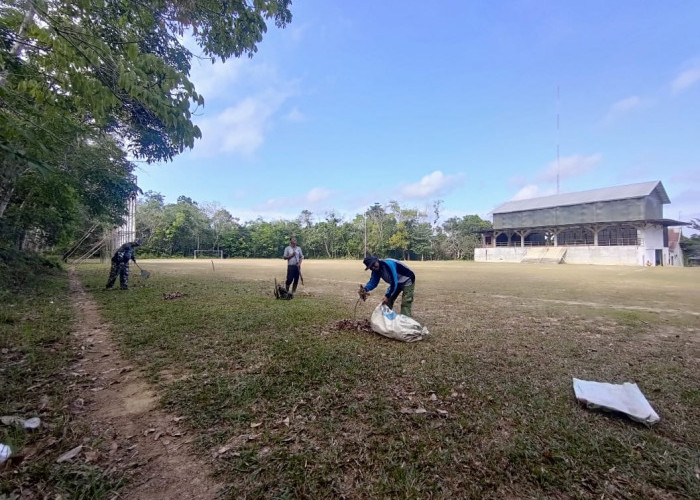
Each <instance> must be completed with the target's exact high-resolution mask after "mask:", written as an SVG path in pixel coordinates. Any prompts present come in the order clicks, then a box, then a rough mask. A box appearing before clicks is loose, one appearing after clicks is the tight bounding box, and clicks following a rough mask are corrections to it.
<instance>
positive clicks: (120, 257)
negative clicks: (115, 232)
mask: <svg viewBox="0 0 700 500" xmlns="http://www.w3.org/2000/svg"><path fill="white" fill-rule="evenodd" d="M139 246H141V240H136V241H130V242H128V243H124V244H123V245H122V246H120V247H119V248H117V251H116V252H114V255H113V256H112V267H111V268H110V270H109V279H108V280H107V287H106V288H107V289H110V288H112V286H113V285H114V282H115V281H116V280H117V274H118V275H119V285H120V288H121V289H122V290H127V289H128V288H129V261H130V260H133V261H134V263H136V255H135V253H134V249H135V248H136V247H139Z"/></svg>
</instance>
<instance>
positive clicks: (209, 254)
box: [194, 250, 224, 259]
mask: <svg viewBox="0 0 700 500" xmlns="http://www.w3.org/2000/svg"><path fill="white" fill-rule="evenodd" d="M194 258H195V259H199V258H203V259H223V258H224V251H223V250H195V251H194Z"/></svg>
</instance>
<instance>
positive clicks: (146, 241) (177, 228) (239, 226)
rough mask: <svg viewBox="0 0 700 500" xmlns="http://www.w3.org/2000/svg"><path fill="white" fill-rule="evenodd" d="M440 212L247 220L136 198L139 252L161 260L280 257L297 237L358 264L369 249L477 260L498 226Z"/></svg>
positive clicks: (152, 196)
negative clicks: (209, 254) (487, 234)
mask: <svg viewBox="0 0 700 500" xmlns="http://www.w3.org/2000/svg"><path fill="white" fill-rule="evenodd" d="M440 209H441V202H440V201H437V202H435V203H434V204H433V213H432V214H427V213H425V212H421V211H419V210H415V209H409V208H404V207H401V206H400V204H399V203H398V202H396V201H390V202H388V203H387V204H386V205H382V204H379V203H375V204H374V205H372V206H371V207H369V208H368V209H367V211H365V212H364V213H360V214H356V215H355V216H354V217H352V219H350V220H344V219H343V217H340V216H339V215H338V214H337V213H335V212H333V211H331V212H327V213H324V214H322V215H320V216H315V215H314V214H313V213H312V212H310V211H309V210H302V211H301V212H300V214H299V216H298V217H296V218H295V219H293V220H277V221H265V220H263V219H260V218H259V219H256V220H252V221H245V222H242V221H240V219H238V218H236V217H235V216H234V215H232V214H231V213H230V212H229V211H227V210H226V209H224V208H223V207H222V206H221V205H219V204H217V203H209V204H207V203H204V204H201V205H200V204H199V203H197V202H196V201H193V200H192V199H191V198H189V197H187V196H180V197H179V198H178V199H177V202H176V203H170V204H166V203H165V202H164V198H163V196H162V195H161V194H159V193H155V192H150V191H149V192H147V193H145V194H144V195H143V196H141V197H139V198H138V200H137V205H136V232H137V234H138V235H140V236H141V237H142V239H143V246H142V247H141V248H140V250H139V253H140V254H141V255H151V256H154V257H191V256H193V255H194V251H195V250H208V249H210V250H221V251H222V252H223V255H224V257H239V258H240V257H243V258H245V257H256V258H277V257H280V256H281V255H282V252H283V250H284V247H285V246H286V245H287V244H288V241H289V238H290V237H291V236H295V237H296V238H297V239H298V241H299V245H300V246H301V247H302V249H303V251H304V255H305V256H306V257H307V258H327V259H338V258H353V259H359V258H362V257H363V256H364V254H365V250H366V251H367V252H368V253H371V254H374V255H380V256H383V257H394V258H398V259H402V260H431V259H436V260H446V259H473V258H474V248H475V247H476V245H478V244H479V242H480V241H481V235H480V231H481V230H484V229H491V223H490V222H489V221H485V220H483V219H481V218H480V217H479V216H478V215H465V216H463V217H451V218H449V219H447V220H446V221H445V222H443V223H442V224H438V221H439V219H440ZM365 245H366V246H365Z"/></svg>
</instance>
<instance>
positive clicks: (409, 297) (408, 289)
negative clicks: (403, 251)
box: [362, 255, 416, 317]
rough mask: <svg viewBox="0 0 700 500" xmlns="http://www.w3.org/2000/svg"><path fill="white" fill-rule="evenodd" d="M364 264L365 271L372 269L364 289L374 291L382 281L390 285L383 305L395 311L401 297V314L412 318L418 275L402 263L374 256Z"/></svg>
mask: <svg viewBox="0 0 700 500" xmlns="http://www.w3.org/2000/svg"><path fill="white" fill-rule="evenodd" d="M362 263H363V264H364V265H365V271H367V270H368V269H370V270H371V271H372V275H371V276H370V279H369V281H368V282H367V284H366V285H365V286H364V287H362V288H363V289H364V290H365V291H366V292H369V291H370V290H374V289H375V288H376V287H377V285H378V284H379V280H380V279H382V280H384V281H386V282H387V283H389V288H388V289H387V291H386V293H385V294H384V298H383V299H382V304H386V305H387V306H389V308H391V309H393V307H394V301H395V300H396V298H397V297H398V296H399V295H401V294H403V295H402V297H401V314H403V315H404V316H409V317H410V316H411V308H412V306H413V292H414V290H415V286H416V285H415V284H416V275H415V274H413V271H411V269H410V268H409V267H408V266H407V265H406V264H404V263H403V262H401V261H398V260H394V259H379V258H377V257H375V256H373V255H368V256H367V257H365V258H364V260H363V261H362Z"/></svg>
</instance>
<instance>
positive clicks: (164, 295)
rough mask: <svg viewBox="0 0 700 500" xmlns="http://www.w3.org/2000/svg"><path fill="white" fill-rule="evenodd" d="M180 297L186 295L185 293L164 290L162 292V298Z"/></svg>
mask: <svg viewBox="0 0 700 500" xmlns="http://www.w3.org/2000/svg"><path fill="white" fill-rule="evenodd" d="M181 297H187V294H186V293H180V292H166V293H164V294H163V300H173V299H179V298H181Z"/></svg>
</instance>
